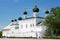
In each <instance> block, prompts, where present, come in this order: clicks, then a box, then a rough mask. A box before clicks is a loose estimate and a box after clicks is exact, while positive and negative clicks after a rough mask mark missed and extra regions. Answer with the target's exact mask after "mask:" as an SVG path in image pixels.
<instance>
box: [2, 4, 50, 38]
mask: <svg viewBox="0 0 60 40" xmlns="http://www.w3.org/2000/svg"><path fill="white" fill-rule="evenodd" d="M38 13H39V8H38V7H37V5H35V7H34V8H33V17H29V18H28V17H27V11H26V10H25V11H24V13H23V15H24V18H22V17H19V18H18V21H17V19H14V20H11V23H10V24H9V25H7V26H6V27H5V28H3V32H2V36H4V37H37V38H39V37H42V36H44V33H45V32H46V30H47V27H46V26H44V25H43V24H42V23H43V21H44V20H45V18H44V17H40V16H38ZM46 13H47V14H48V13H49V12H48V11H46ZM47 14H46V15H47Z"/></svg>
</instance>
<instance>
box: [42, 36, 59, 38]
mask: <svg viewBox="0 0 60 40" xmlns="http://www.w3.org/2000/svg"><path fill="white" fill-rule="evenodd" d="M43 38H46V39H60V36H45V37H43Z"/></svg>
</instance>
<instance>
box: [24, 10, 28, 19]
mask: <svg viewBox="0 0 60 40" xmlns="http://www.w3.org/2000/svg"><path fill="white" fill-rule="evenodd" d="M23 15H24V19H26V18H27V11H26V9H25V11H24V13H23Z"/></svg>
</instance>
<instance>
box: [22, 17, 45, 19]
mask: <svg viewBox="0 0 60 40" xmlns="http://www.w3.org/2000/svg"><path fill="white" fill-rule="evenodd" d="M33 18H40V19H45V18H44V17H29V18H25V19H22V20H27V19H33Z"/></svg>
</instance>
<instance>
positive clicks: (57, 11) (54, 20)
mask: <svg viewBox="0 0 60 40" xmlns="http://www.w3.org/2000/svg"><path fill="white" fill-rule="evenodd" d="M44 25H45V26H47V27H48V30H50V32H51V35H53V34H56V35H58V33H60V31H59V30H60V7H56V8H51V10H50V13H49V16H46V19H45V21H44Z"/></svg>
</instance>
